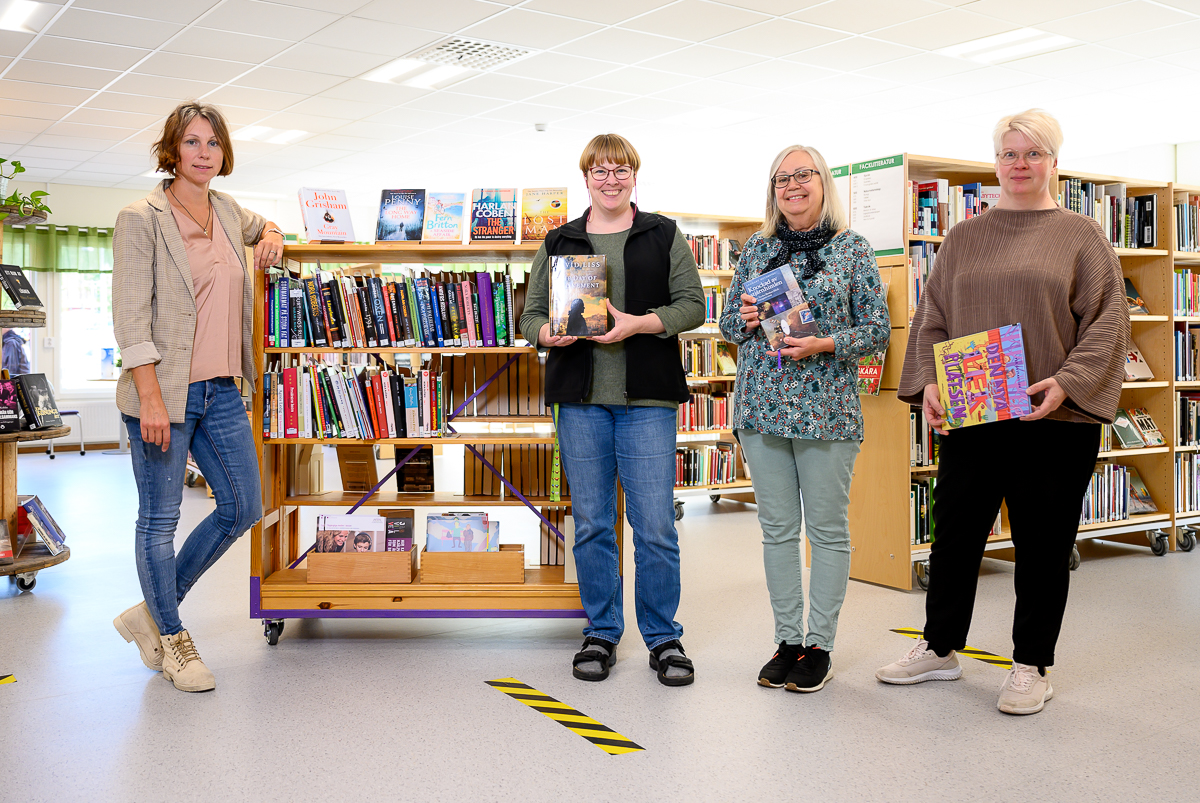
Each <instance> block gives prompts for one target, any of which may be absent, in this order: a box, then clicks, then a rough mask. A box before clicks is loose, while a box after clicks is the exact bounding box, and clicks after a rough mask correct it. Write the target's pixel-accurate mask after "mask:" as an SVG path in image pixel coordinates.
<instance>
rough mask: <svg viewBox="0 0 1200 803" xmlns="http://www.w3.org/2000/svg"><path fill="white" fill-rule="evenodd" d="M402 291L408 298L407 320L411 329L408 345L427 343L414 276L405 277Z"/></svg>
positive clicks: (423, 344)
mask: <svg viewBox="0 0 1200 803" xmlns="http://www.w3.org/2000/svg"><path fill="white" fill-rule="evenodd" d="M404 291H405V295H406V296H407V298H408V320H409V325H410V326H412V330H413V342H412V343H411V344H410V345H414V346H427V345H429V340H428V338H429V333H428V332H427V331H425V319H424V318H423V317H422V315H421V306H420V304H419V303H418V302H417V295H418V294H417V280H416V278H415V277H405V279H404Z"/></svg>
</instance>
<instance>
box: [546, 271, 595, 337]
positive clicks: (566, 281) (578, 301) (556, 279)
mask: <svg viewBox="0 0 1200 803" xmlns="http://www.w3.org/2000/svg"><path fill="white" fill-rule="evenodd" d="M607 298H608V265H607V260H606V258H605V256H604V255H603V254H587V255H584V256H552V257H550V334H551V335H552V336H554V337H561V336H568V337H596V336H597V335H602V334H604V333H605V332H607V331H608V306H607V305H606V304H605V300H606V299H607Z"/></svg>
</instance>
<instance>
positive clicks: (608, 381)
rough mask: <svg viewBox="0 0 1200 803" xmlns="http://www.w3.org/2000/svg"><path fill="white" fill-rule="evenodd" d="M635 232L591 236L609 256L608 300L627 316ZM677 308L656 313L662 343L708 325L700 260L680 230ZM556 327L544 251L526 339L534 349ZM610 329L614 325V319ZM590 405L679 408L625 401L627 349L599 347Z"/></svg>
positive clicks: (529, 296)
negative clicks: (628, 244) (544, 331)
mask: <svg viewBox="0 0 1200 803" xmlns="http://www.w3.org/2000/svg"><path fill="white" fill-rule="evenodd" d="M628 238H629V230H628V229H626V230H625V231H621V232H616V233H614V234H592V233H590V232H589V233H588V239H589V240H591V242H592V247H593V248H594V249H595V251H596V253H597V254H603V255H604V256H605V265H606V267H607V273H608V300H609V301H611V302H612V305H613V306H614V307H615V308H617V309H618V310H621V311H622V312H624V310H625V241H626V240H627V239H628ZM668 283H669V285H670V291H671V303H670V304H668V305H667V306H665V307H655V308H653V309H649V310H647V311H646V312H647V313H651V312H653V313H654V314H656V315H657V316H658V319H659V320H660V321H662V324H663V327H665V331H664V332H662V333H661V334H659V335H658V336H659V337H671V336H672V335H677V334H679V333H680V332H684V331H687V330H688V329H694V328H695V327H697V326H699V325H700V324H702V323H704V290H703V288H702V287H701V286H700V274H699V273H697V268H696V260H695V259H694V258H693V257H692V249H691V248H690V247H689V246H688V243H687V240H686V239H684V236H683V234H682V233H681V232H680V231H678V230H676V232H675V242H673V243H672V244H671V273H670V278H669V279H668ZM549 322H550V258H549V257H548V256H547V254H546V246H545V244H543V245H542V247H541V249H539V250H538V252H537V256H535V257H534V258H533V267H532V269H531V271H530V275H529V286H528V289H527V290H526V294H525V311H524V313H523V314H522V315H521V334H523V335H525V339H526V340H528V341H529V342H530V343H537V342H538V332H539V331H541V328H542V325H543V324H546V323H549ZM609 323H610V324H611V323H612V320H611V316H610V319H609ZM584 401H585V402H586V403H588V404H632V405H636V406H641V407H672V408H674V407H678V406H679V405H678V404H677V403H676V402H673V401H665V400H662V399H626V398H625V344H624V343H623V342H618V343H595V344H594V345H593V347H592V389H591V392H590V393H589V394H588V396H587V398H586V399H584Z"/></svg>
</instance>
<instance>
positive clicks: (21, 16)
mask: <svg viewBox="0 0 1200 803" xmlns="http://www.w3.org/2000/svg"><path fill="white" fill-rule="evenodd" d="M37 7H38V3H35V2H33V0H11V2H10V3H9V4H8V8H6V9H4V13H3V14H0V30H5V31H20V32H21V33H37V31H33V30H30V29H29V28H27V27H26V26H25V23H26V22H28V21H29V18H30V17H32V16H33V12H35V11H37Z"/></svg>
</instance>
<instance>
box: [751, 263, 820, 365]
mask: <svg viewBox="0 0 1200 803" xmlns="http://www.w3.org/2000/svg"><path fill="white" fill-rule="evenodd" d="M742 292H743V293H745V294H746V295H748V296H752V297H753V298H754V303H755V304H756V305H757V306H758V319H759V321H761V325H762V330H763V334H764V335H766V337H767V342H768V344H769V345H770V350H771V351H778V350H779V349H781V348H786V347H787V344H786V343H784V342H783V339H784V338H785V337H794V338H800V337H820V336H821V328H820V327H819V326H817V322H816V320H815V319H814V317H813V313H812V309H811V308H810V307H809V306H808V299H806V298H805V297H804V291H803V290H801V289H800V284H799V282H797V281H796V274H795V273H793V272H792V269H791V266H789V265H784V266H783V267H779V268H775V269H774V270H770V271H767V272H766V273H764V274H762V275H761V276H755V277H754V278H753V279H750V280H749V281H747V282H746V284H745V285H743V287H742Z"/></svg>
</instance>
